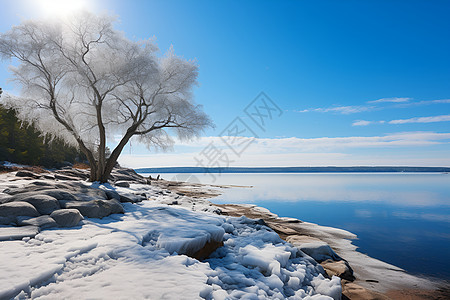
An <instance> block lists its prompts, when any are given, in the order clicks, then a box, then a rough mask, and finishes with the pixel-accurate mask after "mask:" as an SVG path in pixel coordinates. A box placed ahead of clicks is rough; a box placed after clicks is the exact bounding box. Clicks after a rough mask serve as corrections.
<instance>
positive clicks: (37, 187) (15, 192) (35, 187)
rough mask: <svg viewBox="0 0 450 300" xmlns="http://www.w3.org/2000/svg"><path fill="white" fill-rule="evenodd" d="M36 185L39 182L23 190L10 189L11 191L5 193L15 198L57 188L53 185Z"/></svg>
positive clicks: (7, 190)
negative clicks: (15, 196)
mask: <svg viewBox="0 0 450 300" xmlns="http://www.w3.org/2000/svg"><path fill="white" fill-rule="evenodd" d="M36 183H37V182H33V183H31V184H29V185H27V186H26V187H23V188H9V189H6V190H4V191H3V193H5V194H8V195H11V196H14V195H19V194H26V193H30V192H38V191H42V190H48V189H52V188H55V187H54V186H51V185H40V184H39V185H36Z"/></svg>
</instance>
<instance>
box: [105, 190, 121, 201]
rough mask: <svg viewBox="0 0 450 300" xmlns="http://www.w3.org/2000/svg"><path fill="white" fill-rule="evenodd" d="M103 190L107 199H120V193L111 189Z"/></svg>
mask: <svg viewBox="0 0 450 300" xmlns="http://www.w3.org/2000/svg"><path fill="white" fill-rule="evenodd" d="M104 191H105V194H106V197H108V200H109V199H116V200H118V201H120V195H119V193H118V192H116V191H113V190H104Z"/></svg>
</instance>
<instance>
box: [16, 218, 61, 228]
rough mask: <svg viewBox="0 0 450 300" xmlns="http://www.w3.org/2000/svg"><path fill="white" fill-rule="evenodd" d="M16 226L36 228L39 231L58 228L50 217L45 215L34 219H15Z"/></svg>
mask: <svg viewBox="0 0 450 300" xmlns="http://www.w3.org/2000/svg"><path fill="white" fill-rule="evenodd" d="M17 224H18V225H19V226H27V225H33V226H38V227H39V228H41V229H44V228H50V227H56V226H58V224H57V223H56V221H55V220H54V219H53V218H52V217H50V216H47V215H44V216H40V217H36V218H29V217H17Z"/></svg>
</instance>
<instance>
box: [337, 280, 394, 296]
mask: <svg viewBox="0 0 450 300" xmlns="http://www.w3.org/2000/svg"><path fill="white" fill-rule="evenodd" d="M342 295H343V296H344V297H346V298H344V297H343V299H350V300H390V299H391V298H389V297H387V296H385V295H383V294H380V293H377V292H373V291H370V290H368V289H365V288H363V287H362V286H360V285H357V284H355V283H353V282H346V281H345V280H343V282H342Z"/></svg>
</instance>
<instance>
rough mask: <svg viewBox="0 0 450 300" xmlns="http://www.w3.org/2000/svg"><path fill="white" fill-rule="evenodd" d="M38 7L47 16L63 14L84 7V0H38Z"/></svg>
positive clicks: (85, 4) (85, 6) (85, 2)
mask: <svg viewBox="0 0 450 300" xmlns="http://www.w3.org/2000/svg"><path fill="white" fill-rule="evenodd" d="M36 2H38V5H39V8H40V9H41V11H42V13H44V14H45V15H47V16H64V15H68V14H71V13H73V12H76V11H77V10H81V9H86V8H87V1H86V0H38V1H36Z"/></svg>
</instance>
